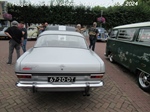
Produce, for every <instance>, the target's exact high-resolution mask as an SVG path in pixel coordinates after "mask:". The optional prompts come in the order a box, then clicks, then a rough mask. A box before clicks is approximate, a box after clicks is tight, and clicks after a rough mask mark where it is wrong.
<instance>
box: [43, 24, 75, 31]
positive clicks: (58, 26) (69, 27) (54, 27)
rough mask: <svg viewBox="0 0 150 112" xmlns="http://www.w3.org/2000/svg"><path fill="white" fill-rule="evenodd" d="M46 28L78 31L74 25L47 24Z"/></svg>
mask: <svg viewBox="0 0 150 112" xmlns="http://www.w3.org/2000/svg"><path fill="white" fill-rule="evenodd" d="M45 30H59V31H76V28H75V27H72V26H64V25H56V26H47V27H46V29H45Z"/></svg>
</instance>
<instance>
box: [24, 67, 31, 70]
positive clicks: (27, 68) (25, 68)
mask: <svg viewBox="0 0 150 112" xmlns="http://www.w3.org/2000/svg"><path fill="white" fill-rule="evenodd" d="M22 70H32V68H30V67H24V68H22Z"/></svg>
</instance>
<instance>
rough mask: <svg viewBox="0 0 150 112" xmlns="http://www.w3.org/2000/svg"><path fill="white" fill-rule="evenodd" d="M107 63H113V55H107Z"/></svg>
mask: <svg viewBox="0 0 150 112" xmlns="http://www.w3.org/2000/svg"><path fill="white" fill-rule="evenodd" d="M109 61H110V62H111V63H112V62H114V60H113V54H112V53H110V55H109Z"/></svg>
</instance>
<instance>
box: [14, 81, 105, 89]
mask: <svg viewBox="0 0 150 112" xmlns="http://www.w3.org/2000/svg"><path fill="white" fill-rule="evenodd" d="M103 85H104V83H103V81H99V82H98V83H84V84H83V83H81V84H80V83H78V84H61V85H60V84H25V83H24V84H22V83H19V82H18V83H16V86H17V87H19V88H24V89H33V91H84V90H85V88H87V87H89V88H94V87H101V86H103Z"/></svg>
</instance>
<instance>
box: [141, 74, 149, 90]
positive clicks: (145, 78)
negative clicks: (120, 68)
mask: <svg viewBox="0 0 150 112" xmlns="http://www.w3.org/2000/svg"><path fill="white" fill-rule="evenodd" d="M138 84H139V87H140V88H141V89H142V90H144V91H146V92H149V91H150V74H146V73H144V72H141V71H140V72H139V73H138Z"/></svg>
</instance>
